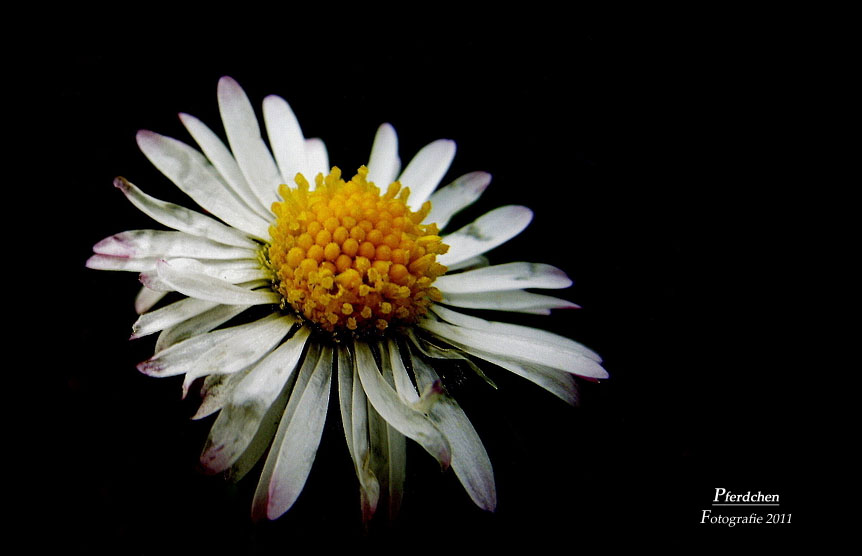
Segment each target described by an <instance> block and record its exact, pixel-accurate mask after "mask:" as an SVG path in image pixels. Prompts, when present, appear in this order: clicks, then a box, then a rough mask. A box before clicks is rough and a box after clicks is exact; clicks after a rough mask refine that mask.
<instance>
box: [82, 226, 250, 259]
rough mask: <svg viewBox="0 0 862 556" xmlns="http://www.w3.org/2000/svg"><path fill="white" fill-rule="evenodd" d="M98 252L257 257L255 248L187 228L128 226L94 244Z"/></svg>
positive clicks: (129, 255) (142, 255) (136, 255)
mask: <svg viewBox="0 0 862 556" xmlns="http://www.w3.org/2000/svg"><path fill="white" fill-rule="evenodd" d="M93 252H95V253H97V254H99V255H107V256H110V257H125V258H138V259H140V258H146V257H161V258H168V257H191V258H198V259H255V258H256V257H257V251H256V250H255V249H253V248H246V247H234V246H230V245H224V244H222V243H216V242H214V241H212V240H209V239H206V238H202V237H198V236H193V235H190V234H187V233H185V232H165V231H162V230H129V231H127V232H122V233H119V234H114V235H112V236H110V237H106V238H105V239H103V240H102V241H100V242H98V243H97V244H96V245H94V246H93Z"/></svg>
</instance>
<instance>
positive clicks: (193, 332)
mask: <svg viewBox="0 0 862 556" xmlns="http://www.w3.org/2000/svg"><path fill="white" fill-rule="evenodd" d="M249 307H251V306H250V305H216V306H215V307H213V308H212V309H210V310H209V311H206V312H204V313H201V314H200V315H197V316H195V317H192V318H190V319H188V320H186V321H183V322H181V323H179V324H177V325H175V326H172V327H170V328H166V329H165V330H163V331H162V333H161V334H159V337H158V339H157V340H156V347H155V352H156V353H158V352H160V351H162V350H165V349H167V348H169V347H171V346H172V345H174V344H178V343H180V342H182V341H184V340H188V339H189V338H193V337H195V336H198V335H200V334H203V333H205V332H209V331H210V330H214V329H215V328H217V327H219V326H221V325H222V324H224V323H226V322H228V321H229V320H230V319H232V318H234V317H235V316H237V315H239V314H240V313H242V312H243V311H245V310H246V309H248V308H249Z"/></svg>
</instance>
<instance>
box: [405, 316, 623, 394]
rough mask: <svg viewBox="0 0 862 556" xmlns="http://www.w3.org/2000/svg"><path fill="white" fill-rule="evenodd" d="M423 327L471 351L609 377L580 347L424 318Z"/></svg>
mask: <svg viewBox="0 0 862 556" xmlns="http://www.w3.org/2000/svg"><path fill="white" fill-rule="evenodd" d="M420 326H421V327H423V328H425V329H426V330H428V331H430V332H432V333H434V334H436V335H438V336H440V337H441V338H443V339H444V340H446V341H447V342H449V343H451V344H453V345H456V346H458V347H460V348H462V349H464V350H465V351H467V352H468V353H474V351H473V350H476V352H475V354H476V355H478V356H480V357H481V355H480V353H479V352H482V353H491V354H497V355H500V356H503V357H508V358H513V359H517V360H521V361H527V362H530V363H538V364H539V365H545V366H547V367H552V368H554V369H559V370H561V371H566V372H568V373H572V374H576V375H581V376H585V377H590V378H599V379H604V378H607V377H608V373H607V371H605V370H604V369H603V368H602V366H601V365H600V364H599V363H598V362H596V361H595V360H593V359H591V358H590V357H587V356H585V355H583V354H582V353H581V352H580V351H579V350H574V349H570V348H566V347H564V346H560V345H555V344H551V343H547V344H540V345H539V344H537V341H536V340H535V339H528V338H522V337H516V336H507V335H505V334H497V333H493V332H488V331H484V330H476V329H470V328H465V327H462V326H455V325H451V324H446V323H444V322H439V321H433V320H431V319H425V320H423V321H422V322H420Z"/></svg>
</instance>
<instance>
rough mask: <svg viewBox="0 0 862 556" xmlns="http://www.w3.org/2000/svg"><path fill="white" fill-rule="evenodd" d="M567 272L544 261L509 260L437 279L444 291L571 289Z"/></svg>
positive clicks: (440, 288)
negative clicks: (543, 262)
mask: <svg viewBox="0 0 862 556" xmlns="http://www.w3.org/2000/svg"><path fill="white" fill-rule="evenodd" d="M571 285H572V281H571V279H569V277H568V276H566V273H565V272H563V271H562V270H560V269H559V268H557V267H554V266H551V265H548V264H540V263H524V262H516V263H506V264H500V265H494V266H487V267H485V268H480V269H476V270H470V271H467V272H460V273H458V274H449V275H444V276H441V277H439V278H437V280H435V282H434V286H435V287H436V288H438V289H439V290H440V291H441V292H443V293H476V292H490V291H501V290H520V289H526V288H568V287H569V286H571Z"/></svg>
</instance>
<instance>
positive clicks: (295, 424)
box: [252, 347, 333, 519]
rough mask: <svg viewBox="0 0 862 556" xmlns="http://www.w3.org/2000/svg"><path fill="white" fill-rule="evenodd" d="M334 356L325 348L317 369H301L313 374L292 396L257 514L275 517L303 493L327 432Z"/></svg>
mask: <svg viewBox="0 0 862 556" xmlns="http://www.w3.org/2000/svg"><path fill="white" fill-rule="evenodd" d="M332 358H333V353H332V349H331V348H328V347H327V348H324V350H323V353H322V354H321V355H320V357H319V358H316V359H317V360H316V362H315V365H314V367H313V369H311V368H309V367H310V366H307V365H303V367H302V369H301V370H300V373H301V374H302V373H308V374H309V375H310V376H309V377H308V381H307V383H306V384H305V385H304V387H303V388H302V389H301V390H300V389H299V388H298V387H299V384H300V383H299V379H297V387H295V388H294V391H293V393H292V394H291V396H290V402H289V403H288V408H287V409H285V414H284V416H283V417H282V420H281V423H280V424H279V426H278V432H277V433H276V436H275V440H274V441H273V446H272V450H271V451H270V454H269V456H268V457H267V458H266V464H265V465H264V472H263V474H262V476H261V481H260V483H259V484H258V488H257V491H256V492H255V497H254V503H253V509H252V512H253V515H256V516H258V517H260V516H261V513H259V512H261V510H263V511H264V513H265V515H266V517H268V518H269V519H275V518H277V517H279V516H280V515H282V514H283V513H284V512H286V511H287V510H288V509H290V507H291V506H292V505H293V504H294V502H296V499H297V498H298V497H299V494H300V492H302V488H303V487H304V486H305V481H306V480H307V479H308V474H309V472H310V471H311V465H312V464H313V463H314V458H315V455H316V454H317V447H318V445H319V444H320V437H321V434H322V433H323V424H324V421H325V418H326V410H327V407H328V405H329V390H330V385H331V383H332V361H333V359H332ZM295 398H297V401H296V402H294V399H295ZM291 405H293V406H294V407H292V408H291ZM289 412H290V413H291V414H290V415H288V413H289Z"/></svg>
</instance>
